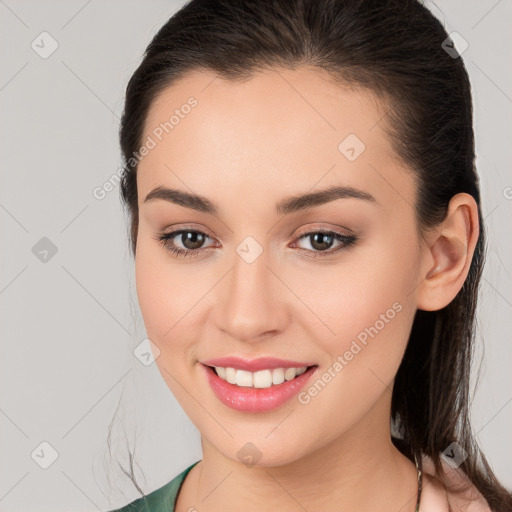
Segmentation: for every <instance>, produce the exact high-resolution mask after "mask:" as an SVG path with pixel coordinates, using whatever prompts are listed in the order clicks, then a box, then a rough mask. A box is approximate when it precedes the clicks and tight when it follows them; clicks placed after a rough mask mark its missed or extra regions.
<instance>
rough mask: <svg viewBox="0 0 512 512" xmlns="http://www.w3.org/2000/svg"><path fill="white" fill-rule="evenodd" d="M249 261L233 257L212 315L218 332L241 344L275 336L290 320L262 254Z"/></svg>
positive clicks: (281, 291) (279, 287)
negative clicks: (222, 332) (231, 265)
mask: <svg viewBox="0 0 512 512" xmlns="http://www.w3.org/2000/svg"><path fill="white" fill-rule="evenodd" d="M249 261H250V259H244V257H242V256H240V255H239V254H238V253H237V254H235V256H234V258H233V267H232V269H231V271H230V272H229V274H228V275H227V276H226V277H225V279H223V284H222V285H221V286H220V287H219V289H218V295H217V303H216V305H215V315H214V318H215V322H216V325H217V327H218V328H219V329H220V330H222V331H224V332H225V333H227V334H229V335H230V336H231V337H232V338H234V339H236V340H239V341H244V342H254V341H262V340H264V339H268V337H270V336H276V335H277V334H279V332H282V331H283V330H284V329H285V327H286V323H287V322H288V320H289V317H290V315H289V310H288V308H287V299H286V295H285V292H286V290H285V287H284V286H283V284H282V283H281V281H280V280H279V279H278V278H277V277H276V275H275V273H276V271H275V269H271V268H270V266H269V259H268V258H267V255H266V253H265V252H263V253H262V254H260V255H259V256H258V257H257V258H256V259H255V260H254V261H252V262H249Z"/></svg>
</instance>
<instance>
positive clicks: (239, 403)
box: [201, 358, 318, 412]
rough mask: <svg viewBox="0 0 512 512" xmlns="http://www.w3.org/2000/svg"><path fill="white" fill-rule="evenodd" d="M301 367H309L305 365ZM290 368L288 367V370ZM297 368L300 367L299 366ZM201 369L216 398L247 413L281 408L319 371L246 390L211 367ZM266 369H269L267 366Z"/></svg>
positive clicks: (314, 368) (310, 370)
mask: <svg viewBox="0 0 512 512" xmlns="http://www.w3.org/2000/svg"><path fill="white" fill-rule="evenodd" d="M230 359H231V358H230ZM215 361H220V359H219V360H217V359H216V360H215ZM273 361H276V360H273ZM288 362H289V361H288ZM301 365H302V366H307V365H304V364H301ZM216 366H221V365H216ZM290 366H292V365H290ZM290 366H288V368H289V367H290ZM293 366H295V365H293ZM280 367H281V366H277V368H280ZM297 367H300V366H299V365H297ZM201 368H203V371H204V372H206V378H207V380H208V383H209V384H210V387H211V388H212V390H213V392H214V393H215V396H216V397H217V398H218V399H219V400H220V401H221V402H222V403H223V404H225V405H227V406H228V407H230V408H231V409H236V410H238V411H245V412H266V411H270V410H272V409H276V408H277V407H280V406H281V405H283V404H284V403H285V402H287V401H288V400H290V399H291V398H292V397H293V396H295V395H296V394H298V393H299V391H300V390H301V389H302V388H303V387H304V385H305V384H306V382H307V381H308V380H309V378H310V377H311V376H312V375H313V374H314V373H316V371H317V370H318V366H313V367H311V368H308V369H307V370H306V371H305V372H304V373H303V374H301V375H299V376H298V377H295V378H294V379H292V380H288V381H286V380H285V381H284V382H283V383H281V384H277V385H275V386H274V385H273V386H270V387H269V388H252V387H251V388H249V387H245V388H244V387H241V386H236V385H235V384H230V383H229V382H226V381H225V380H223V379H221V378H220V377H219V376H218V375H217V373H216V372H215V370H214V369H213V368H210V367H209V366H205V365H204V364H202V365H201ZM231 368H233V366H231ZM266 368H269V367H268V366H266Z"/></svg>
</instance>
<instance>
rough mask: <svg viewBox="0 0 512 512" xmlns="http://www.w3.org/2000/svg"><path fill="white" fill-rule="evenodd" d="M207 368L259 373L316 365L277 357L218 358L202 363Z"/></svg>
mask: <svg viewBox="0 0 512 512" xmlns="http://www.w3.org/2000/svg"><path fill="white" fill-rule="evenodd" d="M201 363H203V364H205V365H206V366H222V367H223V368H235V369H236V370H246V371H248V372H257V371H259V370H267V369H268V370H273V369H274V368H302V367H303V366H313V365H314V364H315V363H301V362H297V361H286V360H284V359H277V358H275V357H260V358H258V359H243V358H242V357H218V358H215V359H208V360H207V361H201Z"/></svg>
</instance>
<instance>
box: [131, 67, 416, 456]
mask: <svg viewBox="0 0 512 512" xmlns="http://www.w3.org/2000/svg"><path fill="white" fill-rule="evenodd" d="M385 112H386V110H385V107H384V106H383V105H379V103H378V102H377V100H376V99H375V98H374V97H373V96H370V95H369V94H368V93H364V92H363V91H362V90H357V91H355V90H352V91H348V90H344V89H341V88H340V87H339V86H337V85H335V84H334V83H333V82H332V81H331V80H330V79H329V77H328V75H326V74H325V73H323V72H322V71H319V70H317V69H313V68H300V69H298V70H293V71H292V70H284V69H283V70H273V71H266V72H264V73H257V74H255V75H254V76H253V78H251V79H249V80H247V81H245V82H234V81H227V80H224V79H221V78H218V77H216V75H215V74H213V73H209V72H202V73H199V72H194V73H190V74H188V75H187V76H186V78H184V79H182V80H181V81H180V82H179V83H177V84H175V85H173V86H172V87H169V88H168V89H166V90H165V91H164V92H163V94H161V95H160V96H159V97H158V98H157V100H156V101H155V102H154V103H153V104H152V107H151V109H150V112H149V115H148V118H147V120H146V124H145V131H144V136H143V141H144V144H145V146H146V149H145V150H144V149H143V150H142V152H141V154H142V155H145V156H144V157H143V158H142V160H141V162H140V164H139V168H138V176H137V187H138V198H139V226H138V239H137V251H136V286H137V294H138V299H139V303H140V307H141V311H142V315H143V318H144V323H145V326H146V330H147V334H148V337H149V339H150V340H151V341H152V342H153V343H154V345H155V348H154V350H155V355H156V356H157V358H156V363H157V365H158V367H159V369H160V372H161V374H162V376H163V378H164V379H165V381H166V383H167V384H168V386H169V388H170V389H171V391H172V392H173V394H174V395H175V396H176V398H177V400H178V401H179V402H180V404H181V405H182V407H183V409H184V410H185V412H186V413H187V415H188V416H189V417H190V419H191V420H192V421H193V422H194V424H195V425H196V426H197V428H198V429H199V431H200V432H201V434H202V437H203V440H207V441H208V443H209V444H210V445H211V446H214V447H215V448H216V449H217V450H218V451H219V452H220V453H222V454H224V455H225V456H226V457H228V458H230V459H232V460H241V461H242V462H243V461H244V460H243V459H244V458H245V456H246V455H249V456H253V459H254V460H255V458H258V457H261V458H260V460H259V464H263V465H269V466H272V465H278V464H285V463H289V462H292V461H293V460H296V459H298V458H300V457H303V456H306V455H307V454H309V453H312V452H313V451H315V450H318V449H320V448H321V447H325V446H327V445H328V444H329V443H331V442H332V441H334V440H336V439H340V438H343V437H344V438H346V439H347V441H348V440H349V439H355V437H354V436H358V435H359V436H360V435H366V436H367V439H368V440H371V439H373V438H378V437H379V432H380V433H382V434H383V435H385V433H386V432H389V413H390V410H389V406H390V399H391V389H392V384H393V379H394V376H395V374H396V371H397V369H398V366H399V364H400V361H401V359H402V356H403V353H404V350H405V347H406V342H407V340H408V336H409V333H410V329H411V326H412V322H413V318H414V314H415V312H416V309H417V303H416V288H417V286H418V284H419V283H420V280H421V277H420V276H421V275H422V272H423V270H424V269H425V261H424V260H425V259H424V258H423V252H422V247H421V245H420V241H419V238H418V234H417V229H416V223H415V214H414V208H413V205H414V203H415V199H414V196H415V182H414V176H413V175H412V174H411V172H410V171H409V170H408V169H406V168H405V167H404V166H403V165H402V164H401V163H400V162H399V161H398V160H397V159H396V158H395V155H394V153H393V151H392V149H391V146H390V143H389V140H388V138H387V136H386V134H385V133H384V131H383V124H384V121H385V119H383V116H385ZM173 116H174V117H173ZM166 123H167V124H166ZM159 187H160V190H162V189H164V188H167V189H172V190H174V191H179V193H181V194H187V196H180V195H179V194H178V193H177V192H174V193H171V192H168V193H166V194H165V193H164V194H160V196H159V197H158V194H153V195H154V197H153V198H152V199H150V198H148V199H146V198H147V196H148V195H149V194H150V193H151V192H152V191H153V190H154V189H156V188H159ZM331 187H339V189H338V192H337V193H336V192H332V193H331V194H326V195H325V196H318V195H315V194H317V193H318V192H319V191H325V190H327V189H330V188H331ZM189 194H190V195H191V196H192V195H194V196H195V195H198V196H200V197H201V198H202V200H203V201H201V200H199V199H193V200H192V199H191V198H190V197H189V196H188V195H189ZM310 194H313V196H311V197H310V198H309V199H302V200H300V199H299V197H300V196H303V195H310ZM186 197H188V199H186ZM179 230H183V231H184V233H183V234H182V233H178V234H173V236H171V237H168V238H167V240H164V242H163V243H162V242H161V241H159V240H157V239H158V237H159V236H160V235H161V234H169V233H171V232H173V231H179ZM322 231H324V232H327V233H323V234H322ZM338 235H340V236H339V237H338ZM172 247H175V248H177V249H181V250H182V251H186V253H184V255H182V254H179V255H176V254H174V253H172V252H171V248H172ZM231 356H233V357H239V358H241V359H243V360H246V361H253V360H255V359H259V358H278V359H281V360H284V361H285V362H284V363H283V362H275V361H274V362H269V361H263V362H262V365H261V366H259V367H253V368H254V369H257V370H260V371H261V373H258V374H257V375H256V376H253V375H252V374H247V373H245V372H236V373H235V372H234V371H233V370H228V375H230V377H229V378H233V379H235V380H236V379H237V378H238V379H239V380H238V381H237V382H238V383H239V384H240V385H237V384H232V383H231V384H230V383H228V382H226V381H224V380H223V379H221V378H220V377H217V376H216V375H213V371H212V370H211V369H208V367H207V366H205V365H204V364H203V363H204V362H207V361H210V360H212V359H217V358H225V357H231ZM272 363H273V364H272ZM230 365H232V366H231V367H234V368H236V367H237V364H236V363H233V362H227V363H226V362H223V363H222V364H221V365H220V366H223V367H229V366H230ZM286 365H288V366H293V367H300V366H313V368H312V369H310V370H308V371H307V372H305V373H303V374H302V375H299V376H298V377H297V380H296V381H295V380H290V381H288V380H286V379H285V381H284V382H283V383H282V384H273V385H272V386H271V387H265V386H268V384H269V380H268V379H272V378H274V380H275V381H276V382H277V383H279V381H280V380H281V379H282V377H281V375H282V373H283V372H282V371H281V370H276V367H284V366H286ZM239 366H240V367H242V365H239ZM208 372H211V373H208ZM221 372H222V370H221ZM237 373H238V376H237ZM287 375H288V377H289V378H291V377H292V376H293V372H291V371H288V372H287ZM251 378H252V379H254V380H250V381H246V380H245V379H251ZM255 382H257V386H262V387H261V388H260V387H248V386H247V384H249V385H250V383H253V385H254V383H255ZM212 383H213V387H212ZM290 383H291V384H290ZM299 383H300V385H302V387H301V388H300V386H299V388H300V389H298V390H297V389H295V388H296V385H297V384H299ZM244 384H246V385H244ZM214 389H215V391H214ZM289 393H291V396H290V394H289ZM365 429H366V430H365ZM365 432H366V434H364V433H365ZM375 432H377V435H376V436H374V437H372V436H373V434H372V433H375ZM381 439H382V438H381ZM247 443H252V445H254V446H251V445H248V444H247ZM251 450H252V452H251Z"/></svg>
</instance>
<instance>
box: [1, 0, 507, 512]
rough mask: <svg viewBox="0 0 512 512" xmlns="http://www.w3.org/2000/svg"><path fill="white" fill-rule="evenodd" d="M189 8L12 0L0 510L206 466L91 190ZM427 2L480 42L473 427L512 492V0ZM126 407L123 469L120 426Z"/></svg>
mask: <svg viewBox="0 0 512 512" xmlns="http://www.w3.org/2000/svg"><path fill="white" fill-rule="evenodd" d="M182 4H183V2H172V1H161V0H159V1H156V0H154V1H151V2H142V1H133V0H131V1H127V0H123V1H121V0H116V1H103V2H100V1H98V0H89V1H86V0H81V1H77V0H74V1H68V2H57V1H45V2H41V1H22V0H18V1H15V0H0V48H1V52H2V53H1V66H0V109H1V118H0V120H1V121H0V144H1V145H0V148H1V162H2V167H1V180H2V181H1V187H0V222H1V244H2V245H1V247H2V248H1V257H2V259H1V265H0V308H1V315H2V316H1V319H2V322H1V342H2V353H1V354H2V355H1V358H0V379H1V382H0V432H1V436H0V450H1V452H0V511H2V512H3V511H9V512H19V511H31V512H34V511H41V512H42V511H52V512H59V511H67V512H70V511H96V510H108V509H110V508H113V507H114V506H120V505H122V504H124V503H126V502H128V501H131V500H132V499H134V498H135V497H137V496H138V493H137V491H136V490H135V488H134V487H133V486H132V485H131V483H130V482H129V480H127V478H126V477H125V476H124V475H123V474H122V472H121V471H120V470H119V468H118V467H117V465H116V458H115V457H117V458H118V459H119V460H120V461H121V462H123V463H125V464H126V461H127V452H126V446H130V448H131V449H132V450H133V448H134V447H135V448H136V460H137V463H138V466H136V471H137V475H138V476H139V478H140V482H141V485H142V486H143V489H144V490H145V491H146V492H149V491H151V490H153V489H155V488H157V487H159V486H161V485H163V484H164V483H166V482H167V481H169V480H170V479H171V478H173V477H174V476H176V475H177V474H178V473H179V472H181V471H182V470H183V469H184V468H185V467H187V466H188V465H190V464H191V463H192V462H194V461H196V460H198V459H200V457H201V450H200V444H199V435H198V433H197V431H196V429H195V427H194V426H193V425H192V424H191V423H190V421H189V420H188V418H187V417H186V416H185V415H184V413H183V412H182V410H181V408H180V407H179V405H178V404H177V402H176V401H175V399H174V397H173V395H172V394H171V393H170V391H169V390H168V388H167V387H166V385H165V383H164V382H163V380H162V378H161V376H160V374H159V373H158V370H157V368H156V366H155V365H154V364H153V365H151V366H144V365H143V364H141V362H140V361H139V360H138V359H137V358H136V357H134V355H133V353H132V351H133V349H134V347H135V346H136V345H138V344H139V343H140V342H141V340H143V339H144V337H145V333H144V327H143V323H142V320H141V317H140V312H139V309H138V304H137V298H136V294H135V288H134V276H133V262H132V259H131V256H130V253H129V250H128V238H127V219H125V218H124V216H123V212H122V209H121V205H120V201H119V196H118V192H119V191H118V187H117V186H116V187H115V189H114V190H112V191H111V192H109V193H107V194H106V197H105V198H104V199H102V200H98V199H96V198H95V197H94V195H93V190H94V189H95V188H96V187H101V186H102V185H103V184H104V183H105V182H106V181H107V180H109V178H111V177H112V176H113V175H115V174H116V173H117V170H118V169H119V166H120V153H119V148H118V140H117V131H118V123H119V116H120V115H121V111H122V105H123V93H124V88H125V86H126V83H127V80H128V78H129V76H130V75H131V73H132V72H133V71H134V69H135V67H136V66H137V64H138V63H139V62H140V59H141V56H142V53H143V50H144V49H145V47H146V45H147V44H148V43H149V41H150V39H151V38H152V36H153V35H154V34H155V33H156V31H157V29H158V28H159V27H160V26H161V25H162V24H163V23H164V22H165V21H166V20H167V19H168V17H169V16H170V15H171V14H172V13H173V12H175V11H176V10H177V9H178V7H179V6H181V5H182ZM427 5H429V6H431V8H432V11H433V13H434V14H435V15H436V16H438V17H439V18H440V19H441V20H442V21H443V23H444V25H445V27H446V28H447V31H448V32H452V31H454V30H455V31H457V32H459V33H460V34H461V35H462V36H463V37H464V39H466V40H467V41H468V43H469V47H468V49H467V50H466V51H465V52H464V53H463V58H464V61H465V63H466V66H467V68H468V71H469V74H470V78H471V81H472V86H473V95H474V106H475V129H476V143H477V154H478V159H477V165H478V170H479V173H480V176H481V186H482V192H483V210H484V216H485V222H486V225H487V230H488V238H489V241H488V246H489V249H488V257H487V266H486V269H485V274H484V279H483V283H482V294H481V302H480V309H479V314H478V318H479V330H478V339H479V341H480V342H482V343H481V345H480V347H483V343H485V353H484V354H483V355H484V363H483V365H482V371H481V375H480V381H479V387H478V388H477V392H476V394H475V398H474V402H473V421H474V430H475V432H476V433H477V434H478V436H477V437H478V440H479V442H480V443H481V446H482V447H483V449H484V451H485V453H486V455H487V456H488V458H489V460H490V462H491V464H492V466H493V467H494V469H495V471H496V473H497V474H498V476H499V477H500V478H501V479H502V481H503V482H504V483H505V484H506V485H507V486H509V487H512V462H511V461H512V458H511V456H510V455H511V452H512V439H511V436H510V432H512V404H511V402H512V379H511V362H512V343H510V331H511V328H512V320H511V319H512V294H511V292H510V290H511V289H512V286H511V281H512V276H511V270H512V257H511V256H512V244H511V238H510V219H511V212H512V199H511V197H512V189H511V188H510V187H512V172H511V163H512V152H511V144H510V135H511V133H510V126H511V117H512V115H511V114H512V66H511V48H512V45H511V35H510V28H509V27H510V21H511V20H512V2H510V1H509V0H500V1H497V0H488V1H482V0H479V1H476V0H473V1H467V0H464V1H462V0H458V1H455V0H451V1H442V2H441V1H438V2H437V5H436V4H433V3H432V2H429V3H427ZM43 31H47V32H49V33H50V34H51V37H52V38H53V39H54V40H56V41H57V43H58V48H57V50H56V51H55V52H54V53H53V54H52V55H50V56H49V57H48V58H46V59H44V58H42V57H41V56H40V54H39V53H36V51H34V49H33V48H32V47H31V44H32V42H33V41H34V40H35V41H36V43H37V42H38V41H40V40H41V38H40V37H38V36H39V35H40V34H41V32H43ZM45 41H46V42H45V49H46V50H48V49H49V48H50V40H49V39H46V40H45ZM39 44H40V46H42V43H39ZM40 51H42V49H41V50H40ZM43 237H47V238H48V239H49V240H50V241H51V243H52V244H53V245H54V246H55V247H56V249H57V252H56V254H54V255H52V253H51V252H49V253H48V254H47V256H46V261H41V260H40V258H41V257H43V256H44V253H38V251H37V250H35V249H34V251H33V247H34V246H36V249H38V250H39V251H41V250H43V249H44V248H45V247H46V246H47V245H48V241H42V242H41V241H40V240H41V239H42V238H43ZM36 244H43V245H42V246H40V245H36ZM45 244H46V246H45ZM43 246H44V247H43ZM46 248H47V247H46ZM34 252H35V253H36V254H34ZM482 350H483V349H482V348H479V350H478V351H477V355H478V356H479V355H482ZM118 406H119V408H118V414H117V416H116V417H115V421H114V422H113V438H112V454H113V456H114V457H113V458H111V457H109V455H108V453H109V452H108V449H107V432H108V426H109V423H110V421H111V420H112V417H113V415H114V412H115V410H116V408H117V407H118ZM42 442H47V443H49V444H50V445H51V446H52V447H53V449H54V450H56V452H57V453H58V457H57V459H56V460H55V461H54V462H53V464H51V465H50V466H49V467H48V468H47V469H43V468H42V467H40V465H41V464H43V465H44V464H45V463H49V462H51V459H50V457H51V449H49V448H48V447H45V445H42V446H41V445H40V444H41V443H42ZM34 450H35V452H34ZM31 454H33V455H31ZM142 471H143V473H142ZM109 500H110V501H109Z"/></svg>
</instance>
